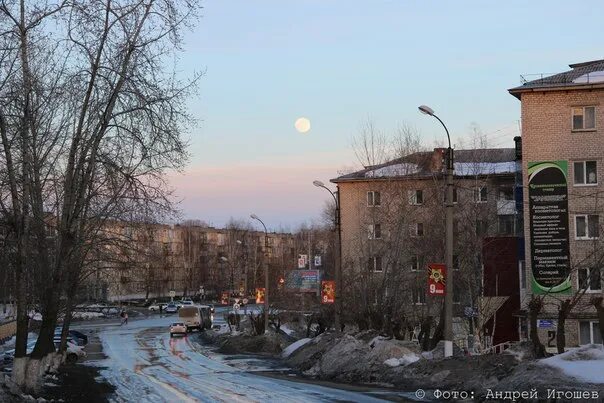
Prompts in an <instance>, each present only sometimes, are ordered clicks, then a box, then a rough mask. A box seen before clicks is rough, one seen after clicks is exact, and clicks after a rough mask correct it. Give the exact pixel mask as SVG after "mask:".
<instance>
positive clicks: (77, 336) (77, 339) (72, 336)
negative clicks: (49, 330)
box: [54, 327, 88, 346]
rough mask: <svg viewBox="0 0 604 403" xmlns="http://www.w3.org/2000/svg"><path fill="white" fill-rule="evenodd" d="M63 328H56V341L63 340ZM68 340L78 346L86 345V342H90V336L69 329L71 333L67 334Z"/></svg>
mask: <svg viewBox="0 0 604 403" xmlns="http://www.w3.org/2000/svg"><path fill="white" fill-rule="evenodd" d="M62 330H63V329H62V328H61V327H57V328H55V335H54V342H55V343H58V342H60V341H61V332H62ZM67 340H68V341H70V342H72V343H74V344H76V345H78V346H85V345H86V344H88V336H86V335H85V334H84V333H81V332H78V331H77V330H69V333H68V334H67Z"/></svg>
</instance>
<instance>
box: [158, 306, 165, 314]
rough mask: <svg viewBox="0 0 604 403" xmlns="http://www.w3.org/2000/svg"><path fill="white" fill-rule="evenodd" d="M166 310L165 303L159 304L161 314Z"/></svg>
mask: <svg viewBox="0 0 604 403" xmlns="http://www.w3.org/2000/svg"><path fill="white" fill-rule="evenodd" d="M163 312H164V304H159V314H160V315H161V314H162V313H163Z"/></svg>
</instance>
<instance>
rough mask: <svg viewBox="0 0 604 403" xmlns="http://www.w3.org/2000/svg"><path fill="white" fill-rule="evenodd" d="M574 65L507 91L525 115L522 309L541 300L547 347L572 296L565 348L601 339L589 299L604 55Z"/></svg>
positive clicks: (595, 251) (602, 133)
mask: <svg viewBox="0 0 604 403" xmlns="http://www.w3.org/2000/svg"><path fill="white" fill-rule="evenodd" d="M570 68H571V69H570V70H569V71H566V72H563V73H560V74H555V75H552V76H548V77H540V78H539V79H537V80H532V81H525V82H524V83H523V84H522V85H521V86H519V87H515V88H512V89H510V90H509V92H510V93H511V94H512V95H513V96H515V97H516V98H518V99H519V100H520V102H521V116H522V160H523V163H522V172H523V183H524V184H525V186H524V216H525V225H524V233H525V247H526V260H525V263H524V267H525V270H522V271H521V284H525V287H523V288H522V293H523V307H524V308H525V312H527V311H528V303H529V301H530V300H531V298H532V297H533V296H535V297H539V298H543V300H544V304H543V309H542V311H541V312H540V313H539V318H540V319H539V327H538V332H539V335H540V338H541V340H542V341H544V342H545V343H547V346H548V347H553V346H555V338H556V332H558V331H559V329H557V328H556V320H557V319H558V312H559V310H560V307H561V306H562V304H563V303H565V302H567V301H568V302H570V303H571V304H572V309H571V310H570V313H569V315H568V319H567V320H566V326H565V333H566V346H567V347H572V346H577V345H581V344H588V343H594V342H595V343H601V342H602V338H601V333H600V326H601V324H600V323H599V321H598V319H597V315H596V309H595V308H594V306H593V305H592V303H591V301H592V300H593V298H594V297H597V296H602V263H603V259H602V253H603V252H604V249H603V248H602V246H604V245H602V239H601V236H600V234H601V230H600V228H601V225H602V223H603V217H602V216H603V214H604V211H603V210H604V208H603V207H604V204H603V203H602V195H603V194H604V193H602V190H604V186H603V182H604V180H603V178H604V160H603V156H604V153H603V151H604V60H599V61H592V62H586V63H578V64H572V65H570ZM546 192H549V194H548V193H546ZM543 212H545V213H543ZM544 228H547V230H545V229H544ZM552 340H554V343H552ZM552 344H553V345H552Z"/></svg>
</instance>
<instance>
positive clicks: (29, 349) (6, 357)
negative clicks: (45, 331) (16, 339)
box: [3, 340, 36, 362]
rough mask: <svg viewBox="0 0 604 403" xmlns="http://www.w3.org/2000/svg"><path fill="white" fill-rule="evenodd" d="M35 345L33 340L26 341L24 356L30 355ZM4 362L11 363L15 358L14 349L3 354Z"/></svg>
mask: <svg viewBox="0 0 604 403" xmlns="http://www.w3.org/2000/svg"><path fill="white" fill-rule="evenodd" d="M35 345H36V341H35V340H28V341H27V347H26V349H25V354H31V352H32V351H34V346H35ZM3 358H4V362H13V359H14V358H15V349H14V348H13V349H10V350H6V351H5V352H4V357H3Z"/></svg>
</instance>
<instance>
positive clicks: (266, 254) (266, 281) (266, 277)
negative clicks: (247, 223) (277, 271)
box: [250, 214, 270, 333]
mask: <svg viewBox="0 0 604 403" xmlns="http://www.w3.org/2000/svg"><path fill="white" fill-rule="evenodd" d="M250 217H251V218H252V219H253V220H257V221H260V224H262V227H263V228H264V333H267V332H268V309H269V301H268V294H269V292H268V288H269V283H270V281H269V275H268V266H269V264H268V259H269V256H270V253H269V250H268V231H267V229H266V225H264V222H263V221H262V220H261V219H260V218H258V216H257V215H256V214H252V215H250Z"/></svg>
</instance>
